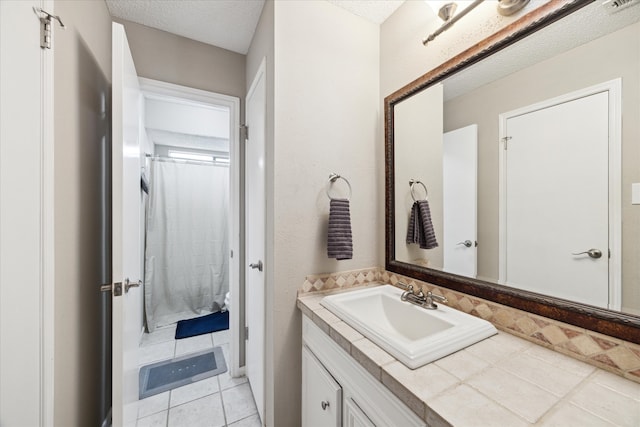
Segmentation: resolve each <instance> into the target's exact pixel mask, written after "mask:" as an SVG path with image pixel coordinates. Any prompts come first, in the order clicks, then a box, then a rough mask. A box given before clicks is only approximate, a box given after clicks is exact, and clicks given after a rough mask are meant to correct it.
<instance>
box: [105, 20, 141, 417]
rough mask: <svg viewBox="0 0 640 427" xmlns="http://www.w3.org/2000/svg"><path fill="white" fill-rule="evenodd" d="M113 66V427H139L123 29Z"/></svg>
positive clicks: (131, 157) (135, 246) (136, 227)
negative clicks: (130, 426)
mask: <svg viewBox="0 0 640 427" xmlns="http://www.w3.org/2000/svg"><path fill="white" fill-rule="evenodd" d="M112 38H113V39H112V42H113V46H112V49H113V58H112V59H113V63H112V67H113V69H112V72H113V75H112V165H111V173H112V248H113V253H112V257H113V261H112V262H113V267H112V268H113V271H112V280H113V281H114V284H113V286H114V289H115V288H117V287H118V286H117V285H118V283H119V284H120V286H121V287H122V295H120V296H117V292H115V291H114V292H113V302H112V303H113V320H112V322H113V324H112V333H113V337H112V363H113V367H112V370H113V371H112V376H113V391H112V393H113V394H112V416H113V425H114V426H128V425H135V423H136V418H137V401H138V344H139V342H138V341H139V338H140V332H141V331H140V330H139V328H138V326H137V325H139V324H140V320H139V319H140V318H141V316H142V313H141V305H140V302H139V301H140V299H139V298H140V292H141V289H140V288H136V287H132V288H131V289H129V290H128V291H127V289H126V286H125V285H126V281H127V280H129V281H130V282H132V283H137V282H138V281H139V280H140V279H141V278H142V271H141V270H142V269H141V266H140V259H141V247H140V171H141V168H140V166H141V165H140V143H139V125H140V124H139V116H140V110H139V106H140V103H139V100H140V96H141V94H140V88H139V86H138V76H137V75H136V69H135V66H134V64H133V58H132V56H131V51H130V50H129V45H128V43H127V37H126V34H125V32H124V27H123V26H122V25H120V24H116V23H114V24H113V36H112Z"/></svg>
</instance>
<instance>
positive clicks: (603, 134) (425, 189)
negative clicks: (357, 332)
mask: <svg viewBox="0 0 640 427" xmlns="http://www.w3.org/2000/svg"><path fill="white" fill-rule="evenodd" d="M639 20H640V6H633V7H628V8H625V9H624V10H622V11H620V12H618V13H609V12H608V11H607V10H605V9H604V8H602V7H601V5H600V4H599V3H597V2H595V3H593V4H591V5H589V6H586V7H584V8H583V9H581V10H579V11H577V12H575V13H573V14H572V15H570V16H569V17H566V18H564V19H562V20H560V21H558V22H556V23H554V24H552V25H550V26H548V27H546V28H544V29H542V30H540V31H538V32H536V33H535V34H533V35H531V36H529V37H527V38H525V39H523V40H521V41H519V42H518V43H516V44H514V45H512V46H510V47H509V48H506V49H504V50H502V51H501V52H499V53H497V54H495V55H492V56H491V57H490V58H487V59H485V60H483V61H481V62H479V63H477V64H475V65H474V66H472V67H470V68H467V69H466V70H464V71H462V72H459V73H457V74H455V75H453V76H451V77H449V78H447V79H446V80H444V81H442V82H440V83H437V84H434V85H432V86H430V87H428V88H426V89H425V90H422V91H420V92H418V93H416V94H415V95H413V96H411V97H409V98H407V99H405V100H403V101H401V102H399V103H397V104H395V106H394V125H393V126H394V127H393V132H394V162H395V164H394V167H395V188H394V192H395V207H394V208H395V230H396V231H395V236H394V239H395V259H396V260H398V261H402V262H407V263H412V264H416V265H420V266H423V267H428V268H432V269H438V270H444V271H446V272H450V273H455V274H460V275H463V276H467V277H474V278H478V279H482V280H488V281H492V282H495V283H500V284H505V285H508V286H512V287H515V288H519V289H523V290H528V291H533V292H537V293H541V294H545V295H549V296H554V297H559V298H564V299H568V300H572V301H576V302H580V303H585V304H590V305H594V306H598V307H602V308H609V309H613V310H621V311H623V312H625V313H629V314H640V286H638V283H639V279H640V265H638V263H637V262H635V260H637V259H638V256H639V255H640V241H639V239H638V238H637V236H639V235H640V234H639V233H640V146H639V144H638V143H637V142H638V139H639V138H640V120H639V119H640V23H639V22H638V21H639ZM418 181H419V183H418ZM412 183H413V185H412ZM414 205H415V206H416V207H414ZM425 207H426V211H427V212H426V214H422V215H421V212H422V213H424V212H425ZM412 212H413V215H412ZM412 216H413V217H414V218H413V221H412ZM429 230H432V233H433V235H434V239H435V241H436V242H437V246H435V247H434V245H433V244H431V245H425V244H422V243H424V242H420V240H419V239H417V238H416V236H417V235H419V234H420V233H426V234H428V233H429ZM427 246H429V248H426V247H427Z"/></svg>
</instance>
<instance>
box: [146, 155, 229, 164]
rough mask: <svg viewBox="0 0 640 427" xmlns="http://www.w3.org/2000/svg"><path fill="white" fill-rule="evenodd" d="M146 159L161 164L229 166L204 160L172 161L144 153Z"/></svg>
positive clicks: (168, 158) (172, 159)
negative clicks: (157, 161)
mask: <svg viewBox="0 0 640 427" xmlns="http://www.w3.org/2000/svg"><path fill="white" fill-rule="evenodd" d="M144 155H145V157H146V158H148V159H150V160H159V161H161V162H175V163H193V164H197V165H211V166H227V167H228V166H229V163H225V162H219V161H215V160H214V161H212V162H208V161H206V160H185V159H174V158H171V157H166V156H154V155H153V154H149V153H145V154H144Z"/></svg>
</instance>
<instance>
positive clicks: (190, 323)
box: [176, 311, 229, 340]
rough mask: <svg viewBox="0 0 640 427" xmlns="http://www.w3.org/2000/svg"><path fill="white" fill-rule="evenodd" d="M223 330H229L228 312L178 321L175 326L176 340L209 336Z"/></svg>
mask: <svg viewBox="0 0 640 427" xmlns="http://www.w3.org/2000/svg"><path fill="white" fill-rule="evenodd" d="M225 329H229V312H228V311H223V312H218V313H211V314H207V315H206V316H201V317H196V318H195V319H189V320H181V321H179V322H178V325H177V326H176V339H177V340H178V339H180V338H189V337H195V336H196V335H202V334H210V333H211V332H217V331H224V330H225Z"/></svg>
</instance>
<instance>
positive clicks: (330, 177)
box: [326, 173, 352, 200]
mask: <svg viewBox="0 0 640 427" xmlns="http://www.w3.org/2000/svg"><path fill="white" fill-rule="evenodd" d="M338 178H339V179H342V180H343V181H344V182H346V183H347V186H348V187H349V196H348V197H347V200H351V193H352V191H351V184H350V183H349V180H348V179H347V178H345V177H344V176H340V175H338V174H337V173H332V174H331V175H329V181H327V188H326V192H327V197H328V198H329V199H331V200H335V198H334V197H331V194H329V190H330V188H331V184H333V183H334V182H336V180H337V179H338Z"/></svg>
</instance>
